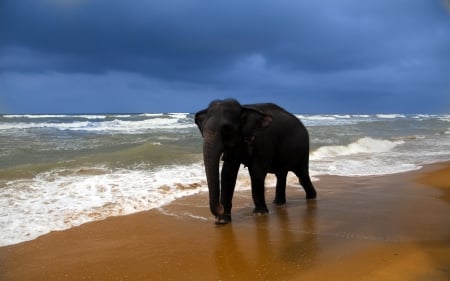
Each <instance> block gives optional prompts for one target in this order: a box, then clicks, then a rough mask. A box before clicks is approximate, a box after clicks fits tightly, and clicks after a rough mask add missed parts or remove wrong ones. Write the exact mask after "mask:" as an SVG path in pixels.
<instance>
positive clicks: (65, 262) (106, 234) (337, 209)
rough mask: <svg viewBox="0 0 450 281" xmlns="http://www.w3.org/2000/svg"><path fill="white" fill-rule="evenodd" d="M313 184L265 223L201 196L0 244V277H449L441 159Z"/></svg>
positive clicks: (447, 204)
mask: <svg viewBox="0 0 450 281" xmlns="http://www.w3.org/2000/svg"><path fill="white" fill-rule="evenodd" d="M319 178H320V180H319V181H317V182H314V184H315V186H316V189H317V190H318V194H319V198H318V199H317V200H314V201H305V200H304V192H303V190H302V189H300V188H299V187H298V186H293V185H289V186H288V187H287V190H286V192H287V201H288V203H287V205H286V206H284V207H276V206H274V205H272V204H268V207H269V209H270V214H269V215H268V216H261V217H254V216H253V215H252V213H251V212H252V209H253V203H252V200H251V192H250V191H238V192H236V194H235V198H234V200H233V205H234V207H233V212H232V216H233V223H232V224H231V225H226V226H222V227H218V226H215V225H214V218H213V217H212V216H211V215H210V213H209V207H208V199H207V194H206V193H201V194H196V195H192V196H188V197H184V198H181V199H177V200H176V201H174V202H172V203H171V204H169V205H167V206H164V207H161V208H159V209H152V210H150V211H145V212H141V213H136V214H132V215H127V216H122V217H111V218H108V219H106V220H103V221H96V222H91V223H87V224H83V225H81V226H78V227H75V228H72V229H69V230H65V231H58V232H52V233H49V234H47V235H43V236H40V237H39V238H37V239H35V240H32V241H27V242H22V243H19V244H14V245H10V246H5V247H0V279H1V280H83V279H84V280H219V279H220V280H249V279H256V280H310V279H313V280H399V279H402V280H411V279H414V280H447V278H448V277H449V276H450V270H449V268H450V238H449V237H450V215H449V214H450V201H449V200H448V199H449V198H450V196H449V192H450V162H443V163H436V164H430V165H425V166H424V167H423V168H422V169H420V170H416V171H410V172H405V173H400V174H393V175H384V176H370V177H339V176H321V177H319ZM273 194H274V188H273V187H269V188H267V191H266V201H267V202H268V203H269V202H271V201H272V199H273Z"/></svg>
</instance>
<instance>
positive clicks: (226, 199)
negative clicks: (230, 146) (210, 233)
mask: <svg viewBox="0 0 450 281" xmlns="http://www.w3.org/2000/svg"><path fill="white" fill-rule="evenodd" d="M239 166H240V163H239V162H236V161H229V160H227V161H224V162H223V167H222V173H221V185H222V192H221V196H220V197H221V198H220V203H221V204H222V205H223V209H224V213H223V215H222V216H220V217H218V218H217V220H216V223H217V224H226V223H229V222H231V208H232V207H233V204H232V200H233V194H234V188H235V186H236V178H237V174H238V171H239Z"/></svg>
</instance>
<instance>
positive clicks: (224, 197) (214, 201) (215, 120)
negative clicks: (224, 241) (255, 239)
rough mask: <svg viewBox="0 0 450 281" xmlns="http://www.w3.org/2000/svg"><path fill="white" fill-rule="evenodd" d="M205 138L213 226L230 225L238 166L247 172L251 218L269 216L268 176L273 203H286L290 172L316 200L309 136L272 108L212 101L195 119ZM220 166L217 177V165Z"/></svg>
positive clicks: (296, 121)
mask: <svg viewBox="0 0 450 281" xmlns="http://www.w3.org/2000/svg"><path fill="white" fill-rule="evenodd" d="M195 123H196V125H197V126H198V128H199V130H200V132H201V134H202V137H203V161H204V166H205V173H206V179H207V184H208V191H209V206H210V210H211V213H212V214H213V215H214V216H215V218H216V219H215V222H216V224H227V223H230V222H231V208H232V199H233V193H234V189H235V185H236V179H237V174H238V171H239V167H240V165H241V164H243V165H245V166H246V167H248V170H249V174H250V179H251V192H252V198H253V202H254V204H255V208H254V210H253V213H254V214H266V213H268V212H269V210H268V208H267V205H266V202H265V187H264V181H265V177H266V175H267V173H272V174H275V175H276V179H277V183H276V189H275V199H274V200H273V203H275V204H276V205H283V204H285V203H286V177H287V174H288V172H289V171H292V172H294V173H295V174H296V176H297V177H298V178H299V181H300V184H301V185H302V187H303V189H304V190H305V192H306V199H314V198H316V195H317V193H316V190H315V188H314V186H313V184H312V183H311V178H310V176H309V135H308V131H307V130H306V128H305V126H304V125H303V124H302V123H301V121H300V120H299V119H298V118H297V117H295V116H294V115H293V114H291V113H289V112H287V111H286V110H284V109H283V108H281V107H279V106H278V105H276V104H273V103H260V104H249V105H241V104H240V103H239V102H238V101H237V100H235V99H225V100H214V101H212V102H211V103H210V104H209V106H208V108H206V109H203V110H200V111H198V112H197V113H196V114H195ZM221 156H222V160H223V165H222V171H221V173H220V177H219V167H220V165H219V162H220V157H221Z"/></svg>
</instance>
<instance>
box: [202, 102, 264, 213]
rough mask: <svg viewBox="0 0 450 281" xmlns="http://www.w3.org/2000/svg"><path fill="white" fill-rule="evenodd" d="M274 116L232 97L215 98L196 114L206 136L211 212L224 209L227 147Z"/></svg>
mask: <svg viewBox="0 0 450 281" xmlns="http://www.w3.org/2000/svg"><path fill="white" fill-rule="evenodd" d="M271 122H272V117H271V116H270V115H268V114H266V113H264V112H262V111H261V110H259V109H257V108H255V107H251V106H241V105H240V104H239V102H237V101H236V100H233V99H228V100H222V101H213V102H211V104H210V105H209V107H208V108H207V109H204V110H201V111H199V112H197V113H196V114H195V123H196V124H197V126H198V128H199V129H200V132H201V133H202V136H203V159H204V163H205V172H206V179H207V181H208V189H209V204H210V209H211V212H212V213H213V214H214V215H215V216H216V217H218V216H221V215H223V213H224V209H223V206H222V205H221V204H220V201H219V199H220V183H219V161H220V156H221V155H222V153H223V152H224V151H226V150H232V149H233V148H235V147H237V146H238V145H241V144H242V143H243V142H245V141H246V140H247V141H248V140H252V139H253V138H254V134H255V131H256V130H257V129H261V128H265V127H267V126H269V125H270V123H271Z"/></svg>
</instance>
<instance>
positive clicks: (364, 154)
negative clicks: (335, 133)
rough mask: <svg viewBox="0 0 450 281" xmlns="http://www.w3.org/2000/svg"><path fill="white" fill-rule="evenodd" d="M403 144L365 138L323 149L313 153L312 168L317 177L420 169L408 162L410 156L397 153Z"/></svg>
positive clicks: (400, 141) (378, 173)
mask: <svg viewBox="0 0 450 281" xmlns="http://www.w3.org/2000/svg"><path fill="white" fill-rule="evenodd" d="M403 144H405V141H403V140H396V141H390V140H378V139H373V138H369V137H364V138H361V139H359V140H357V141H356V142H353V143H350V144H348V145H330V146H323V147H320V148H318V149H317V150H315V151H313V152H312V153H311V154H310V167H311V170H312V173H313V174H314V175H340V176H370V175H385V174H394V173H400V172H405V171H411V170H415V169H418V168H420V166H419V165H417V164H415V163H414V162H408V161H407V160H410V159H406V158H407V157H409V156H408V155H403V154H401V153H397V152H395V148H396V147H399V146H401V145H403ZM402 157H404V158H403V159H402ZM405 157H406V158H405Z"/></svg>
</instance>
